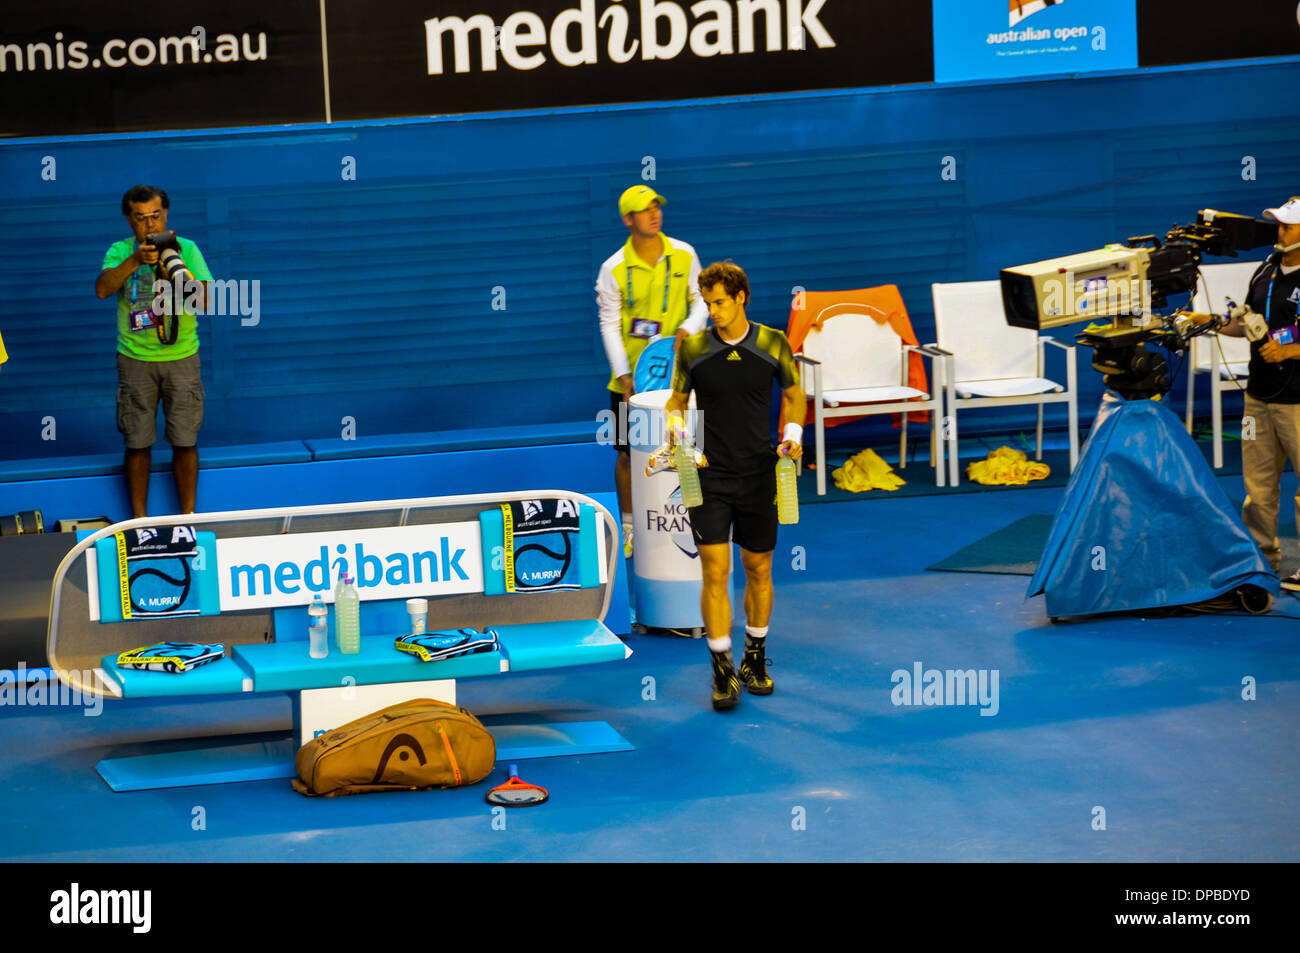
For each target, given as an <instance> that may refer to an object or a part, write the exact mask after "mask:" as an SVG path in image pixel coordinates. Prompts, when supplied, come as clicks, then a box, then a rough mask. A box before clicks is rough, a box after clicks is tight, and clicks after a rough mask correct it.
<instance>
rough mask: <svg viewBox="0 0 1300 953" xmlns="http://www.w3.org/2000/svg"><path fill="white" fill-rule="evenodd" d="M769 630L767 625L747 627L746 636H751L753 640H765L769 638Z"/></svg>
mask: <svg viewBox="0 0 1300 953" xmlns="http://www.w3.org/2000/svg"><path fill="white" fill-rule="evenodd" d="M767 628H768V627H767V626H765V625H764V626H753V625H747V626H745V635H747V636H749V637H750V638H751V639H765V638H767Z"/></svg>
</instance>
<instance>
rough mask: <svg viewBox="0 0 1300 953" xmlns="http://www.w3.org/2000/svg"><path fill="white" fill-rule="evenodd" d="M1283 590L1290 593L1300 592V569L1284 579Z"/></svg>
mask: <svg viewBox="0 0 1300 953" xmlns="http://www.w3.org/2000/svg"><path fill="white" fill-rule="evenodd" d="M1282 588H1283V589H1285V590H1287V591H1288V592H1300V569H1297V570H1296V571H1295V572H1293V573H1291V575H1289V576H1283V577H1282Z"/></svg>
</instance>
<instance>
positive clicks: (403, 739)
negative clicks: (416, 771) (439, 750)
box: [370, 734, 428, 784]
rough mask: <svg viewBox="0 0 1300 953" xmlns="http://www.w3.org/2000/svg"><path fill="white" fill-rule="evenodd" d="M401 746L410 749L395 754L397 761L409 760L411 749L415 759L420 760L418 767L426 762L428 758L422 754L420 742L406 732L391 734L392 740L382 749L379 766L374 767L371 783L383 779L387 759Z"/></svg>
mask: <svg viewBox="0 0 1300 953" xmlns="http://www.w3.org/2000/svg"><path fill="white" fill-rule="evenodd" d="M403 748H409V749H410V751H402V753H401V754H399V755H397V759H398V760H399V761H409V760H410V758H411V752H412V751H413V752H415V757H416V760H417V761H419V762H420V767H424V765H425V764H426V763H427V762H428V759H427V758H425V756H424V748H422V747H420V742H418V741H416V740H415V739H414V738H412V737H411V736H410V735H407V734H401V735H393V740H392V741H390V742H388V747H387V748H385V749H384V754H383V756H382V757H381V758H380V759H379V767H378V768H376V769H375V777H374V779H373V780H372V781H371V782H370V783H371V784H379V783H380V782H381V781H382V780H383V777H384V771H386V770H387V769H388V759H389V758H391V757H392V756H393V755H394V754H397V752H398V751H401V750H402V749H403Z"/></svg>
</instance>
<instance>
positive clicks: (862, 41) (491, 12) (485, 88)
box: [326, 0, 932, 119]
mask: <svg viewBox="0 0 1300 953" xmlns="http://www.w3.org/2000/svg"><path fill="white" fill-rule="evenodd" d="M326 33H327V36H328V39H329V64H330V97H331V107H332V113H333V117H334V118H335V119H361V118H367V117H371V116H377V115H426V114H438V113H459V112H477V111H484V110H499V109H517V108H530V107H545V106H572V105H584V104H593V103H615V102H640V101H646V100H675V99H691V98H699V97H708V96H722V95H731V94H747V93H771V92H787V91H795V90H808V89H827V88H835V87H852V86H883V85H892V84H900V83H916V82H929V81H930V79H931V77H932V63H931V47H930V35H931V33H930V10H929V7H928V5H927V4H926V3H924V2H920V3H913V2H888V3H883V2H871V0H527V2H526V0H387V2H384V3H380V4H363V3H349V4H338V3H331V4H329V5H328V17H327V26H326Z"/></svg>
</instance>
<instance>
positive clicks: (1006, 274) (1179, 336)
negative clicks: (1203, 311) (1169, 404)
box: [1001, 209, 1277, 400]
mask: <svg viewBox="0 0 1300 953" xmlns="http://www.w3.org/2000/svg"><path fill="white" fill-rule="evenodd" d="M1276 236H1277V223H1276V222H1269V221H1266V220H1264V219H1256V218H1251V217H1249V216H1246V215H1235V214H1232V213H1230V212H1218V211H1215V210H1214V209H1203V210H1202V211H1200V212H1198V213H1197V218H1196V221H1195V222H1194V223H1192V224H1190V225H1176V226H1174V228H1172V229H1171V230H1170V231H1169V232H1168V233H1166V235H1165V236H1164V239H1163V240H1162V239H1161V238H1160V237H1159V236H1156V235H1139V236H1136V237H1134V238H1130V239H1128V241H1126V242H1124V243H1123V244H1112V245H1107V246H1105V247H1104V248H1098V249H1096V250H1094V251H1086V252H1080V253H1079V254H1075V255H1066V256H1064V257H1062V258H1050V259H1048V260H1046V261H1039V262H1034V263H1032V264H1028V265H1021V266H1019V267H1016V268H1005V269H1003V270H1002V273H1001V280H1002V304H1003V310H1004V312H1005V315H1006V320H1007V323H1008V324H1010V325H1012V326H1013V327H1018V328H1029V329H1031V330H1040V331H1041V330H1045V329H1047V328H1055V327H1063V326H1065V325H1069V324H1077V323H1081V322H1084V321H1089V322H1093V323H1091V324H1090V325H1089V326H1088V327H1087V328H1085V329H1084V330H1083V331H1082V332H1081V333H1079V334H1078V335H1076V337H1075V340H1076V341H1077V342H1078V343H1079V344H1082V345H1084V346H1085V347H1090V348H1092V349H1093V360H1092V366H1093V368H1094V369H1095V370H1097V371H1099V372H1101V373H1102V374H1103V375H1105V382H1106V386H1107V387H1110V388H1112V389H1113V390H1115V391H1116V392H1118V393H1119V394H1120V395H1121V396H1122V397H1124V398H1125V399H1128V400H1134V399H1141V398H1148V397H1157V396H1160V395H1163V394H1165V393H1166V392H1168V390H1169V388H1170V386H1171V384H1172V383H1173V382H1172V380H1171V378H1170V373H1169V361H1168V359H1167V358H1166V356H1165V354H1163V353H1161V352H1159V351H1156V350H1148V347H1147V345H1154V346H1157V347H1162V348H1164V349H1165V351H1167V352H1171V353H1172V352H1178V351H1184V350H1186V348H1187V345H1188V342H1189V341H1190V340H1191V339H1192V338H1194V337H1196V336H1197V335H1199V334H1205V333H1207V332H1209V331H1212V330H1215V329H1216V328H1219V327H1223V326H1224V325H1225V324H1227V323H1228V321H1229V320H1231V319H1232V318H1234V317H1240V318H1242V319H1243V323H1244V325H1245V327H1246V332H1247V337H1250V338H1251V340H1257V339H1258V338H1257V337H1256V336H1257V335H1258V336H1260V337H1262V336H1263V335H1264V334H1267V333H1268V329H1267V325H1266V324H1265V323H1264V320H1263V318H1262V317H1260V316H1258V315H1254V314H1253V313H1251V312H1249V311H1248V309H1246V308H1241V307H1237V306H1236V305H1233V304H1231V303H1229V306H1228V310H1227V311H1225V313H1223V314H1217V315H1212V316H1210V317H1211V320H1209V321H1197V320H1195V316H1193V315H1191V314H1190V313H1189V312H1187V311H1186V310H1185V309H1179V310H1176V311H1174V312H1173V313H1170V314H1161V313H1160V312H1161V311H1163V310H1164V309H1166V308H1167V307H1168V299H1169V298H1171V297H1174V296H1177V295H1182V294H1189V295H1190V294H1194V293H1195V291H1196V283H1197V279H1198V275H1199V269H1200V264H1201V257H1202V256H1203V255H1218V256H1224V257H1229V258H1236V257H1237V253H1238V252H1240V251H1247V250H1249V249H1252V248H1259V247H1260V246H1262V245H1272V244H1273V242H1274V240H1275V238H1276ZM1189 303H1190V299H1189ZM1201 317H1204V316H1201ZM1103 322H1104V323H1103Z"/></svg>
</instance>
